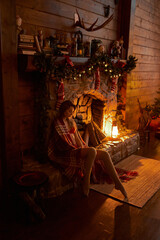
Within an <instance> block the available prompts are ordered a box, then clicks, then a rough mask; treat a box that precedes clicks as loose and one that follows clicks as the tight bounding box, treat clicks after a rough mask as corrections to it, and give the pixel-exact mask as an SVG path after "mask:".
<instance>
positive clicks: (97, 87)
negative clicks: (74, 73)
mask: <svg viewBox="0 0 160 240" xmlns="http://www.w3.org/2000/svg"><path fill="white" fill-rule="evenodd" d="M99 87H100V71H99V67H98V68H97V70H96V72H95V90H98V89H99Z"/></svg>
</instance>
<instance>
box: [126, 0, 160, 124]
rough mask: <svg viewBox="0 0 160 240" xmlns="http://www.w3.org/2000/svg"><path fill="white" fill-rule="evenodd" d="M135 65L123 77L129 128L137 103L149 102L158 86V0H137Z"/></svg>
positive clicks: (159, 16) (159, 57)
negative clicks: (131, 70) (127, 74)
mask: <svg viewBox="0 0 160 240" xmlns="http://www.w3.org/2000/svg"><path fill="white" fill-rule="evenodd" d="M132 54H133V55H134V56H136V57H137V58H138V63H137V67H136V69H135V70H134V71H133V73H132V74H130V75H129V76H128V80H127V113H126V114H127V116H126V120H127V122H128V126H129V127H130V128H136V127H137V125H138V116H139V114H137V113H139V107H138V103H137V98H139V100H140V102H141V104H142V106H143V107H144V106H145V105H146V103H148V104H149V103H153V102H154V98H155V97H156V96H157V90H158V89H159V88H160V1H159V0H137V1H136V9H135V18H134V29H133V53H132Z"/></svg>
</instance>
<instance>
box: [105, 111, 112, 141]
mask: <svg viewBox="0 0 160 240" xmlns="http://www.w3.org/2000/svg"><path fill="white" fill-rule="evenodd" d="M103 132H104V133H105V135H106V136H107V137H111V134H112V118H111V117H106V116H104V117H103Z"/></svg>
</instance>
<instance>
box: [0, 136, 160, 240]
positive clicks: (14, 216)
mask: <svg viewBox="0 0 160 240" xmlns="http://www.w3.org/2000/svg"><path fill="white" fill-rule="evenodd" d="M136 154H138V155H141V156H144V157H149V158H154V159H157V160H160V140H158V139H155V138H154V134H152V135H151V139H150V142H147V143H146V144H145V146H144V147H143V148H141V149H140V150H139V151H138V152H137V153H136ZM13 202H14V201H13ZM13 202H11V201H9V200H8V202H6V204H5V206H3V207H2V209H1V213H0V217H1V218H0V224H1V226H0V239H1V240H4V239H6V240H11V239H13V240H42V239H43V240H50V239H53V240H110V239H112V240H133V239H134V240H160V190H159V191H158V192H157V193H156V194H155V195H154V196H153V197H152V198H151V199H150V200H149V201H148V202H147V204H146V205H145V206H144V207H143V208H142V209H140V208H136V207H132V206H129V205H128V204H122V203H120V202H118V201H115V200H112V199H111V198H107V197H106V196H103V195H101V194H99V193H96V192H94V191H90V195H89V197H88V198H83V197H82V196H81V195H80V193H79V192H78V191H77V190H75V191H70V192H67V193H65V194H64V195H63V196H61V197H58V198H56V199H48V200H46V201H45V202H44V206H43V207H44V210H45V212H46V215H47V218H46V220H45V221H42V222H37V221H36V222H28V221H27V218H26V215H25V211H22V210H21V211H18V209H20V208H18V207H17V208H16V207H15V204H14V203H13ZM19 204H20V203H19V202H17V205H19ZM6 206H7V208H6ZM21 209H23V208H21Z"/></svg>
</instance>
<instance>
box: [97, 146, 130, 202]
mask: <svg viewBox="0 0 160 240" xmlns="http://www.w3.org/2000/svg"><path fill="white" fill-rule="evenodd" d="M97 158H98V159H100V160H102V161H103V163H104V166H105V168H106V170H107V172H108V174H109V175H110V177H111V178H112V179H113V181H114V183H115V188H116V189H118V190H120V191H121V192H122V194H123V195H124V196H125V198H127V193H126V191H125V189H124V187H123V185H122V183H121V181H120V179H119V176H118V174H117V172H116V169H115V167H114V165H113V162H112V159H111V157H110V155H109V153H108V152H107V151H103V150H97Z"/></svg>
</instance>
